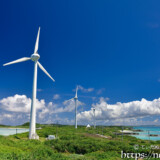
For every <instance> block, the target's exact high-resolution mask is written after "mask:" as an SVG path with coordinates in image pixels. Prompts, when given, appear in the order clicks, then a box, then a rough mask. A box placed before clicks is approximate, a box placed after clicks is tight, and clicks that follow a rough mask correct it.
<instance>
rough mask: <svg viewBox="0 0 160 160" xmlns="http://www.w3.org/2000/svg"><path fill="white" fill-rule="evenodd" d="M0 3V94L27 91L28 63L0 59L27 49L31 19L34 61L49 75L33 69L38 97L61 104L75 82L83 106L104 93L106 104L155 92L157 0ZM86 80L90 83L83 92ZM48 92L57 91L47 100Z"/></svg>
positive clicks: (159, 50) (158, 75)
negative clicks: (36, 58) (36, 56)
mask: <svg viewBox="0 0 160 160" xmlns="http://www.w3.org/2000/svg"><path fill="white" fill-rule="evenodd" d="M0 3H1V4H0V21H1V23H0V44H1V45H0V53H1V54H0V55H1V56H0V64H1V69H0V74H1V83H0V99H3V98H7V97H10V96H14V95H16V94H18V95H26V96H27V97H28V98H30V97H31V93H32V79H33V63H32V62H30V61H28V62H24V63H19V64H15V65H12V66H6V67H2V64H4V63H6V62H9V61H12V60H16V59H18V58H21V57H25V56H30V55H31V54H32V53H33V51H34V45H35V40H36V36H37V31H38V27H39V26H41V33H40V42H39V54H40V56H41V58H40V62H41V63H42V65H43V66H44V67H45V68H46V69H47V71H48V72H49V73H50V74H51V75H52V76H53V78H54V79H55V80H56V82H55V83H53V82H52V81H51V80H50V79H49V78H48V77H47V76H46V75H45V74H44V73H43V72H42V71H41V70H38V89H41V91H40V92H38V94H37V98H38V99H39V100H41V99H44V100H45V103H49V102H53V103H56V104H58V106H59V107H60V106H63V105H62V104H63V102H64V101H65V100H66V99H69V98H71V97H72V96H74V92H73V89H74V88H75V86H76V85H81V86H83V87H84V88H83V89H81V90H80V91H79V100H80V101H81V102H83V103H85V105H84V106H83V107H84V110H89V109H90V108H91V105H92V104H96V103H100V102H99V98H100V97H103V98H104V99H105V98H106V97H108V98H109V101H108V99H107V100H106V99H105V100H106V101H107V102H108V103H109V104H116V103H117V102H122V103H125V102H132V101H135V100H139V101H141V99H142V98H145V99H147V100H149V101H152V100H154V99H158V98H159V96H160V63H159V59H160V2H159V1H158V0H155V1H154V2H153V1H148V0H142V1H138V0H135V1H128V0H122V1H118V0H101V1H96V0H87V1H86V0H79V1H77V0H68V1H65V0H61V1H53V0H48V1H42V0H34V1H31V0H28V1H21V0H17V1H6V2H5V1H3V2H0ZM88 88H93V91H91V92H88V91H87V89H88ZM85 89H86V90H85ZM100 91H101V93H100ZM55 94H58V95H60V98H59V99H57V100H54V99H53V96H54V95H55ZM91 97H92V98H91ZM93 97H96V99H93ZM2 108H3V107H2ZM73 115H74V113H73V112H70V113H65V112H64V113H61V114H56V115H55V114H53V115H52V117H53V118H54V116H59V117H61V118H62V117H63V118H64V117H65V118H69V119H70V120H71V119H72V118H73ZM156 118H157V117H156ZM156 118H155V120H156ZM153 119H154V118H153ZM145 120H146V119H145ZM2 122H3V123H5V122H6V123H9V122H7V120H6V121H5V120H4V121H2Z"/></svg>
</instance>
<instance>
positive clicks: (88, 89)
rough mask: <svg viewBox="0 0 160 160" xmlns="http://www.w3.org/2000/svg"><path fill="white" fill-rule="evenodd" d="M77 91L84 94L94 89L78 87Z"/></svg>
mask: <svg viewBox="0 0 160 160" xmlns="http://www.w3.org/2000/svg"><path fill="white" fill-rule="evenodd" d="M78 89H79V90H81V91H82V92H85V93H88V92H92V91H94V88H84V87H82V86H81V85H78Z"/></svg>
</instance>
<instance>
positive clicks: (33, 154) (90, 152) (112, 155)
mask: <svg viewBox="0 0 160 160" xmlns="http://www.w3.org/2000/svg"><path fill="white" fill-rule="evenodd" d="M28 126H29V124H28V123H26V124H24V125H22V126H16V127H24V128H27V127H28ZM38 127H41V128H42V129H40V130H37V134H38V135H39V136H40V140H28V133H22V134H17V135H11V136H8V137H4V136H0V160H5V159H7V160H8V159H12V160H72V159H73V160H120V159H121V151H122V150H123V151H124V152H129V153H149V152H150V149H142V148H140V149H139V150H135V149H134V145H135V144H137V145H140V146H142V145H145V146H146V147H147V146H151V145H159V141H156V142H154V141H145V140H140V139H136V138H135V137H131V136H126V135H125V136H124V139H123V142H122V138H121V136H115V134H114V132H118V131H119V130H120V129H121V128H120V127H103V135H105V136H108V137H109V138H108V139H106V138H101V137H98V136H97V135H96V133H99V134H102V128H101V127H97V128H96V129H94V128H89V129H86V128H85V127H83V126H78V129H77V130H76V129H75V128H74V126H63V125H59V126H56V125H40V124H38ZM56 134H57V135H58V138H57V139H55V140H50V141H48V140H46V137H47V136H48V135H56ZM155 152H156V153H160V151H159V150H156V151H155ZM150 160H151V159H150Z"/></svg>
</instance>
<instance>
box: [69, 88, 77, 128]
mask: <svg viewBox="0 0 160 160" xmlns="http://www.w3.org/2000/svg"><path fill="white" fill-rule="evenodd" d="M77 92H78V86H77V87H76V94H75V97H74V98H71V99H69V100H67V101H70V100H74V102H75V128H76V129H77V101H78V96H77Z"/></svg>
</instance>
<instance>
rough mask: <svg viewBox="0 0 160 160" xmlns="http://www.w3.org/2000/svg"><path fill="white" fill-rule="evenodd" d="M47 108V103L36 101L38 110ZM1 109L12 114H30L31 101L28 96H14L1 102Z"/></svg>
mask: <svg viewBox="0 0 160 160" xmlns="http://www.w3.org/2000/svg"><path fill="white" fill-rule="evenodd" d="M44 107H45V101H44V100H43V99H42V100H40V101H39V100H36V109H37V110H39V109H42V108H44ZM0 108H2V109H4V110H6V111H10V112H30V109H31V99H30V98H27V96H26V95H18V94H16V95H14V96H10V97H7V98H3V99H2V100H0Z"/></svg>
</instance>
